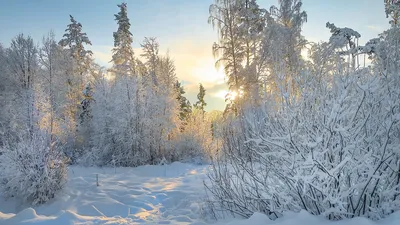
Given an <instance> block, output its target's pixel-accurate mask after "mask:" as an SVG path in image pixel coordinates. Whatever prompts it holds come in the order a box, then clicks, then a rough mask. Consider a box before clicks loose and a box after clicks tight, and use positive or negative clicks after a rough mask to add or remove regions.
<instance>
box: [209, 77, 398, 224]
mask: <svg viewBox="0 0 400 225" xmlns="http://www.w3.org/2000/svg"><path fill="white" fill-rule="evenodd" d="M325 83H326V86H325V87H320V88H316V86H314V84H313V83H312V82H311V83H308V84H307V85H308V86H309V88H308V89H306V88H304V89H303V90H302V93H301V94H300V97H299V98H298V99H297V100H296V101H293V102H292V103H291V104H290V105H289V104H287V105H283V107H281V108H280V109H279V110H277V111H276V110H274V109H271V107H268V104H270V103H269V101H266V103H265V105H264V106H262V107H254V108H250V109H247V110H245V109H243V111H242V115H241V116H240V117H239V118H236V119H234V120H233V121H232V122H230V123H228V124H227V125H226V127H225V129H224V130H225V131H224V135H225V142H224V147H223V151H224V156H225V157H223V158H221V159H219V160H218V161H216V162H214V165H213V167H214V169H213V170H212V171H211V173H210V174H209V177H210V180H211V184H208V185H207V188H208V190H209V192H210V193H211V194H212V195H213V197H212V198H210V199H209V204H210V205H211V206H212V208H213V210H214V211H221V210H222V211H228V212H231V213H233V214H235V215H240V216H243V217H249V216H251V215H252V214H253V213H254V212H263V213H265V214H267V215H269V216H270V217H271V218H272V219H274V218H277V217H279V216H280V215H282V213H283V212H284V211H300V210H306V211H308V212H310V213H311V214H313V215H324V216H326V217H327V218H328V219H331V220H340V219H344V218H352V217H356V216H364V217H368V218H371V219H380V218H383V217H385V216H386V215H389V214H391V213H393V212H395V211H397V210H399V209H400V196H399V195H400V176H399V174H400V152H399V150H398V147H399V146H400V138H399V136H400V122H399V119H400V107H399V105H400V100H399V96H400V92H399V88H398V82H397V75H392V76H378V75H374V76H371V74H370V73H369V71H367V70H365V71H359V72H358V73H354V74H347V75H343V76H336V79H335V80H334V81H332V83H329V82H327V81H325Z"/></svg>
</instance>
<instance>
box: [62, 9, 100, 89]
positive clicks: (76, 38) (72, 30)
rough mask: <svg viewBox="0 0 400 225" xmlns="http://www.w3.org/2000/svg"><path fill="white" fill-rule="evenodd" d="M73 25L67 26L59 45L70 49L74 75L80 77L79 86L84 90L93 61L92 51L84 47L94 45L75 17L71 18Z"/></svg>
mask: <svg viewBox="0 0 400 225" xmlns="http://www.w3.org/2000/svg"><path fill="white" fill-rule="evenodd" d="M69 17H70V20H71V24H69V25H68V26H67V29H66V30H65V32H66V33H65V34H64V35H63V37H64V38H63V39H61V40H60V42H59V45H61V46H62V47H64V48H65V47H68V48H69V51H70V55H71V57H72V58H73V59H74V73H76V75H77V76H79V78H78V79H79V86H80V88H83V85H84V82H85V77H84V76H85V75H86V74H87V72H88V70H89V68H90V65H91V62H92V59H91V56H92V54H93V52H92V51H90V50H86V49H85V47H84V45H92V43H91V42H90V40H89V38H88V37H87V34H86V33H84V32H82V24H81V23H78V22H77V21H76V20H75V19H74V17H73V16H71V15H70V16H69Z"/></svg>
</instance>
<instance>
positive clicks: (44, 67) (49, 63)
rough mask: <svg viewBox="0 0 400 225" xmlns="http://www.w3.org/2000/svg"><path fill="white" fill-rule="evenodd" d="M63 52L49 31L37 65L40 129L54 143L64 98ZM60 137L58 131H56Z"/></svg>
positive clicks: (43, 42)
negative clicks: (38, 65) (45, 131)
mask: <svg viewBox="0 0 400 225" xmlns="http://www.w3.org/2000/svg"><path fill="white" fill-rule="evenodd" d="M63 54H64V52H63V50H62V49H61V47H60V46H59V45H57V42H56V40H55V35H54V33H53V31H50V33H49V34H48V36H47V37H43V40H42V47H41V48H40V49H39V63H40V66H41V71H40V72H41V75H42V76H40V77H39V78H40V79H39V80H40V81H41V83H40V87H41V90H40V92H41V97H42V99H41V103H40V110H41V111H42V113H43V114H45V115H44V116H43V117H42V120H41V122H40V124H41V126H42V129H45V130H47V131H48V132H49V134H50V136H51V138H50V141H51V142H54V141H55V135H56V134H57V131H56V130H57V129H59V127H60V126H61V121H60V119H58V118H61V117H62V108H63V103H64V102H65V101H64V98H65V96H62V95H63V94H64V91H63V90H65V87H64V83H65V81H64V78H63V77H62V75H63V71H62V70H63V65H62V64H63V63H64V61H63ZM58 136H59V137H60V131H58Z"/></svg>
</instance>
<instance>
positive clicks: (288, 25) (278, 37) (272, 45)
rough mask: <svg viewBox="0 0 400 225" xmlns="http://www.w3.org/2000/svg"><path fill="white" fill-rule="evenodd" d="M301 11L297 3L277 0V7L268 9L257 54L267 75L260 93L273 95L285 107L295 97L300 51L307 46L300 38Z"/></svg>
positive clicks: (299, 79) (296, 0)
mask: <svg viewBox="0 0 400 225" xmlns="http://www.w3.org/2000/svg"><path fill="white" fill-rule="evenodd" d="M301 7H302V2H301V1H300V0H280V1H279V6H278V7H277V6H272V7H271V8H270V12H269V15H268V22H267V24H268V25H267V27H266V28H265V33H264V37H263V43H262V48H261V53H260V55H262V57H263V58H264V60H266V64H267V66H266V69H267V71H268V74H267V75H266V86H265V87H264V91H266V92H268V94H271V95H274V94H277V96H276V97H277V98H280V102H281V103H282V104H288V105H290V104H291V103H292V102H293V101H295V99H296V98H297V97H298V91H299V86H298V84H300V83H301V82H300V81H301V76H300V75H301V74H302V72H303V71H302V68H303V64H304V60H303V59H302V56H301V51H302V50H303V49H304V47H305V45H306V43H307V41H306V40H305V39H304V37H303V36H302V35H301V30H302V26H303V24H304V23H305V22H306V21H307V13H306V12H305V11H303V10H302V8H301ZM282 37H285V38H282Z"/></svg>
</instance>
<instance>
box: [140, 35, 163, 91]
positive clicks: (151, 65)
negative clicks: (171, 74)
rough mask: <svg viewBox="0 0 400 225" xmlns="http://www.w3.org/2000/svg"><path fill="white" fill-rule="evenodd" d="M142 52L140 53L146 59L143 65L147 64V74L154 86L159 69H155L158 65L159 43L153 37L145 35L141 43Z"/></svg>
mask: <svg viewBox="0 0 400 225" xmlns="http://www.w3.org/2000/svg"><path fill="white" fill-rule="evenodd" d="M141 46H142V51H143V54H142V55H141V56H142V57H144V58H145V59H146V60H147V61H146V63H145V65H146V66H147V71H148V72H149V76H150V78H151V80H152V82H153V85H154V86H158V79H159V78H158V76H160V74H157V73H158V72H159V71H158V70H157V66H158V65H159V56H158V51H159V44H158V42H157V40H156V38H154V37H150V38H148V37H145V38H144V41H143V43H142V44H141Z"/></svg>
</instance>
